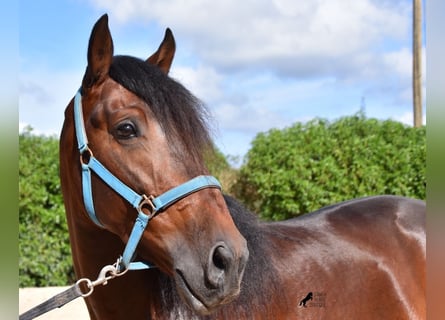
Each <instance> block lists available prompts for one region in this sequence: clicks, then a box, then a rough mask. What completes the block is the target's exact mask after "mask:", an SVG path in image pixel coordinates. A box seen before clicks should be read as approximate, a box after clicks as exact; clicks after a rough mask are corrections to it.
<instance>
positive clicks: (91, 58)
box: [60, 15, 248, 314]
mask: <svg viewBox="0 0 445 320" xmlns="http://www.w3.org/2000/svg"><path fill="white" fill-rule="evenodd" d="M174 51H175V42H174V39H173V35H172V33H171V32H170V30H167V31H166V35H165V38H164V40H163V42H162V43H161V45H160V47H159V49H158V50H157V51H156V52H155V53H154V54H153V55H151V56H150V57H149V58H148V59H147V60H146V61H143V60H139V59H136V58H131V57H127V56H113V41H112V38H111V35H110V31H109V28H108V18H107V16H106V15H104V16H103V17H102V18H101V19H100V20H99V21H98V22H97V23H96V25H95V26H94V28H93V31H92V33H91V37H90V42H89V47H88V66H87V69H86V72H85V75H84V78H83V82H82V87H81V93H82V96H81V98H80V99H81V105H82V108H83V109H82V110H83V124H84V128H85V133H86V136H87V138H88V148H89V149H88V150H91V153H92V155H94V157H95V158H96V159H97V160H98V161H100V163H102V165H103V166H104V167H106V168H107V169H108V170H109V171H110V172H111V173H113V174H114V176H116V177H117V178H118V179H119V180H120V181H122V182H123V183H124V184H126V185H127V186H129V187H130V188H131V189H133V190H134V191H135V192H136V193H138V194H145V195H152V196H155V197H156V196H159V195H161V194H163V193H164V192H166V191H168V190H170V189H171V188H173V187H176V186H178V185H181V184H183V183H184V182H186V181H189V180H190V179H192V178H194V177H196V176H198V175H203V174H207V173H208V172H207V169H206V168H205V164H204V161H203V155H204V154H205V152H206V151H208V150H209V148H211V147H212V145H211V142H210V141H211V140H210V138H209V135H208V131H207V129H206V127H205V122H204V113H203V109H202V106H201V104H200V103H199V101H198V100H197V99H195V98H194V97H193V96H192V95H191V94H190V93H189V92H188V91H187V90H186V89H185V88H184V87H183V86H181V85H180V84H179V83H177V82H176V81H174V80H172V79H171V78H169V77H168V76H167V73H168V71H169V69H170V65H171V62H172V60H173V56H174ZM73 105H74V103H73V102H71V103H70V105H69V106H68V108H67V110H66V111H65V123H64V128H63V131H62V135H61V144H60V146H61V149H60V160H61V179H62V188H63V192H64V198H65V205H66V207H67V214H69V215H74V214H77V213H75V212H71V213H70V212H69V211H73V210H74V208H75V209H77V210H79V211H81V212H82V214H77V216H76V219H78V220H80V222H79V224H82V226H83V229H84V230H89V231H88V232H91V233H94V230H99V228H100V227H99V226H97V225H95V223H94V222H92V221H91V219H89V217H88V215H87V214H86V210H85V208H84V206H83V200H82V190H81V189H82V187H81V180H82V179H81V164H80V162H83V161H88V159H81V161H79V150H78V149H77V140H76V133H75V130H74V119H73V117H74V116H73V113H74V111H73V108H74V107H73ZM91 179H92V183H91V188H92V195H93V199H94V211H95V213H96V216H97V220H98V221H99V222H100V224H101V225H102V227H103V228H105V229H106V230H108V231H110V232H112V233H114V234H115V235H117V236H118V237H119V238H120V239H121V240H122V242H123V243H127V241H128V239H129V237H130V233H131V232H132V229H133V225H134V223H135V219H136V216H137V215H138V212H137V211H136V210H135V208H134V207H133V206H131V205H130V204H129V203H128V202H127V201H126V200H125V199H124V198H123V197H121V196H120V195H119V194H118V193H117V192H115V191H114V190H113V189H112V188H110V187H109V186H108V185H107V184H106V183H104V182H103V181H102V179H100V178H98V177H97V175H96V174H94V173H93V174H92V178H91ZM67 203H68V204H67ZM74 203H75V204H78V205H74ZM70 231H71V230H70ZM81 236H82V235H80V237H81ZM85 236H86V234H85ZM136 253H137V255H138V257H140V258H142V259H144V260H147V261H150V262H151V263H153V264H155V265H156V266H157V267H158V268H159V269H160V270H161V271H163V272H164V273H166V274H168V275H170V276H172V277H173V278H174V280H175V283H176V287H177V290H178V292H179V293H180V295H181V296H182V298H183V299H184V301H185V302H186V303H187V304H188V305H189V306H190V307H191V308H192V309H194V310H195V311H197V312H198V313H201V314H206V313H209V312H211V311H213V310H214V309H215V308H217V307H218V306H220V305H222V304H223V303H226V302H228V301H230V300H232V299H233V298H234V297H236V295H237V294H238V293H239V290H240V282H241V279H242V275H243V271H244V267H245V264H246V261H247V258H248V250H247V246H246V241H245V239H244V238H243V237H242V235H241V234H240V233H239V231H238V229H237V228H236V227H235V225H234V223H233V221H232V218H231V216H230V214H229V212H228V209H227V207H226V204H225V201H224V198H223V196H222V194H221V192H220V190H219V189H217V188H204V189H202V190H199V191H197V192H193V193H192V194H190V195H187V196H186V197H183V198H181V199H180V200H178V201H177V202H175V203H174V204H172V205H171V206H168V207H167V208H165V210H163V211H162V212H160V213H158V214H157V215H156V216H155V217H153V218H152V219H151V220H150V222H149V223H148V225H147V227H146V229H145V230H144V231H143V233H142V237H141V240H140V242H139V243H138V246H137V251H136Z"/></svg>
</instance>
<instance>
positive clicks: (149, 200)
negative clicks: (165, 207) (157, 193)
mask: <svg viewBox="0 0 445 320" xmlns="http://www.w3.org/2000/svg"><path fill="white" fill-rule="evenodd" d="M154 198H155V197H153V196H149V197H147V196H146V195H145V194H143V195H142V201H141V202H140V203H139V205H138V209H137V210H138V212H140V213H143V214H145V215H146V216H148V220H150V219H151V218H153V217H154V216H155V215H156V213H157V212H158V210H157V208H156V206H155V205H154V203H153V199H154ZM147 206H148V208H147V209H148V211H149V212H150V214H146V213H145V212H144V211H142V209H143V208H144V207H145V208H146V207H147Z"/></svg>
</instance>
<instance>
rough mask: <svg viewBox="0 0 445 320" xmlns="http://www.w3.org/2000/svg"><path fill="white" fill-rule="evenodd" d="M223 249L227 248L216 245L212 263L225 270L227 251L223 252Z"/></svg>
mask: <svg viewBox="0 0 445 320" xmlns="http://www.w3.org/2000/svg"><path fill="white" fill-rule="evenodd" d="M224 251H227V249H225V248H224V247H222V246H218V247H216V249H215V251H214V252H213V257H212V259H213V260H212V261H213V265H214V266H215V267H217V268H218V269H220V270H226V268H227V257H226V254H227V253H225V252H224Z"/></svg>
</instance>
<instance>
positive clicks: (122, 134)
mask: <svg viewBox="0 0 445 320" xmlns="http://www.w3.org/2000/svg"><path fill="white" fill-rule="evenodd" d="M136 136H137V130H136V128H135V126H134V125H133V124H132V123H128V122H125V123H122V124H120V125H118V126H117V127H116V138H118V139H130V138H134V137H136Z"/></svg>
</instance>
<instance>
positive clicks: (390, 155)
mask: <svg viewBox="0 0 445 320" xmlns="http://www.w3.org/2000/svg"><path fill="white" fill-rule="evenodd" d="M425 134H426V128H425V127H422V128H413V127H409V126H406V125H403V124H401V123H399V122H395V121H390V120H387V121H379V120H376V119H367V118H365V117H364V116H363V115H362V114H357V115H355V116H351V117H344V118H341V119H339V120H336V121H333V122H330V121H327V120H323V119H315V120H313V121H310V122H308V123H306V124H302V123H296V124H295V125H293V126H292V127H289V128H286V129H284V130H276V129H274V130H270V131H269V132H267V133H260V134H258V135H257V137H256V138H255V139H254V141H253V143H252V148H251V149H250V150H249V152H248V155H247V157H246V159H245V162H244V164H243V166H242V167H241V169H240V176H239V179H238V181H237V182H236V183H235V185H234V186H233V190H232V191H233V193H234V195H235V196H236V197H237V198H239V199H240V200H241V201H243V202H244V203H246V204H247V205H248V206H249V207H250V209H252V210H254V211H255V212H258V213H260V215H261V216H262V218H264V219H268V220H282V219H287V218H291V217H295V216H298V215H300V214H303V213H306V212H310V211H314V210H316V209H319V208H321V207H323V206H326V205H329V204H333V203H336V202H340V201H343V200H348V199H352V198H356V197H361V196H368V195H376V194H396V195H403V196H408V197H413V198H418V199H425V184H426V178H425V166H426V135H425Z"/></svg>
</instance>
